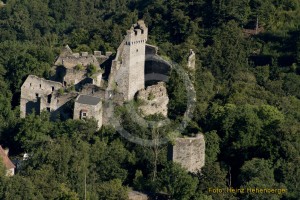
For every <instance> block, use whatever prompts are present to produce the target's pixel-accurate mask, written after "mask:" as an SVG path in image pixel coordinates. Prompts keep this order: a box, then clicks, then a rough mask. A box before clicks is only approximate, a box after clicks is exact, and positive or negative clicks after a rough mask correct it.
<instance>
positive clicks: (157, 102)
mask: <svg viewBox="0 0 300 200" xmlns="http://www.w3.org/2000/svg"><path fill="white" fill-rule="evenodd" d="M137 98H138V99H139V100H141V101H142V105H141V106H140V107H139V109H140V111H142V114H143V115H144V116H147V115H153V114H158V113H160V114H162V115H164V116H165V117H166V116H167V115H168V103H169V97H168V94H167V89H166V86H165V83H164V82H159V83H158V84H156V85H152V86H149V87H147V89H142V90H140V91H139V92H138V95H137Z"/></svg>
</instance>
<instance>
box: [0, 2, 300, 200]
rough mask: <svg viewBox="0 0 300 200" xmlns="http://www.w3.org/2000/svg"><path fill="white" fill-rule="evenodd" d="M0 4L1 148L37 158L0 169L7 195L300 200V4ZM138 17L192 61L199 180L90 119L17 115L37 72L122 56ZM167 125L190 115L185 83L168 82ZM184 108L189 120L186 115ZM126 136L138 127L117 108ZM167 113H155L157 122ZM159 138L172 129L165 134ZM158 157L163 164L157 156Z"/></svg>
mask: <svg viewBox="0 0 300 200" xmlns="http://www.w3.org/2000/svg"><path fill="white" fill-rule="evenodd" d="M3 3H4V4H2V5H1V4H0V91H1V92H0V144H1V145H2V146H3V147H9V148H10V158H20V156H22V155H23V153H24V152H28V153H29V154H30V159H28V160H27V161H26V162H24V163H23V164H22V166H21V168H22V170H19V171H18V172H17V173H16V175H15V176H13V177H6V176H4V169H3V166H0V177H1V178H0V199H5V200H21V199H26V200H27V199H32V200H35V199H38V200H41V199H55V200H77V199H85V198H86V199H91V200H97V199H99V200H126V199H128V196H127V192H128V191H129V190H136V191H140V192H143V193H146V194H148V195H149V196H153V197H154V196H155V195H157V194H166V195H167V196H168V197H169V198H170V199H176V200H212V199H214V200H224V199H225V200H239V199H241V200H242V199H246V200H247V199H249V200H250V199H251V200H253V199H254V200H279V199H282V200H298V199H300V167H299V166H300V123H299V121H300V99H299V98H300V2H299V0H189V1H186V0H185V1H182V0H109V1H107V0H63V1H61V0H3ZM138 19H144V20H145V23H146V25H147V26H148V27H149V40H148V43H149V44H153V45H156V46H158V47H159V54H160V55H162V56H165V57H168V58H169V59H170V60H173V61H175V62H177V63H179V64H180V65H182V66H186V63H187V60H186V58H187V55H188V53H189V49H193V50H194V51H195V53H196V58H197V59H196V71H195V74H194V80H193V81H194V85H195V90H196V95H197V102H196V105H195V110H194V113H193V118H192V120H191V121H190V122H189V124H188V127H187V128H186V129H185V131H184V132H183V133H182V134H183V135H187V136H188V135H191V134H195V133H198V132H202V133H203V134H204V136H205V140H206V152H205V154H206V161H205V166H204V167H203V168H202V170H201V172H199V173H197V174H192V173H189V172H187V171H186V170H185V169H183V168H182V167H181V166H180V165H178V164H175V163H172V162H170V161H168V160H167V153H166V151H167V145H162V146H160V147H159V154H158V157H156V156H157V155H155V149H153V148H151V147H149V148H148V147H147V148H145V147H143V146H140V145H137V144H134V143H131V142H129V141H127V140H126V139H124V138H123V137H121V136H120V134H119V133H118V132H117V131H116V130H115V129H114V127H112V126H104V127H102V128H101V130H97V125H96V122H95V121H94V120H86V121H81V120H66V121H63V120H60V119H56V120H55V121H52V120H50V117H49V114H48V113H46V112H45V113H44V112H43V113H41V114H40V115H35V114H31V115H29V116H27V117H26V118H23V119H21V118H20V107H19V104H20V88H21V85H22V83H23V82H24V81H25V79H26V77H27V76H28V75H29V74H34V75H37V76H39V77H44V78H49V77H50V76H51V73H52V71H51V66H52V65H53V62H54V61H55V58H56V57H57V56H58V55H59V53H60V50H61V48H62V47H63V46H64V45H66V44H68V45H69V46H70V47H71V48H72V49H74V51H75V52H80V51H88V52H92V51H94V50H100V51H103V52H106V51H112V52H116V49H117V48H118V46H119V44H120V42H121V41H122V40H123V36H124V35H125V34H126V30H127V29H128V28H129V27H130V26H131V24H133V23H135V22H136V21H137V20H138ZM168 93H169V97H170V102H169V105H168V107H169V118H171V119H172V120H173V121H174V123H177V122H178V120H180V119H181V117H182V114H183V112H184V110H185V104H186V99H187V96H186V91H185V88H184V85H183V82H182V80H181V79H180V75H179V74H176V72H172V73H171V77H170V81H169V83H168ZM182 111H183V112H182ZM120 113H121V115H122V117H123V122H124V124H126V129H128V130H130V131H131V132H132V133H134V134H137V135H139V136H140V137H151V131H149V130H146V129H143V128H142V127H139V125H138V124H136V123H135V122H134V121H131V120H130V119H129V118H128V115H127V113H126V112H125V111H124V110H122V108H121V109H120ZM159 117H160V116H152V118H153V120H159ZM158 131H160V132H161V134H164V132H167V130H158ZM156 158H157V159H156ZM230 187H232V188H282V189H287V192H286V193H283V194H257V193H212V192H210V191H209V188H230Z"/></svg>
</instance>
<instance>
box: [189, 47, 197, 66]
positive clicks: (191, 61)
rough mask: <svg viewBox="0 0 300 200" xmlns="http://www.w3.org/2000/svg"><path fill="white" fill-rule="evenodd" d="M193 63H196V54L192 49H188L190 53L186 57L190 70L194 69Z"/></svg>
mask: <svg viewBox="0 0 300 200" xmlns="http://www.w3.org/2000/svg"><path fill="white" fill-rule="evenodd" d="M195 65H196V54H195V53H194V51H193V50H192V49H190V55H189V57H188V65H187V67H188V69H190V70H195Z"/></svg>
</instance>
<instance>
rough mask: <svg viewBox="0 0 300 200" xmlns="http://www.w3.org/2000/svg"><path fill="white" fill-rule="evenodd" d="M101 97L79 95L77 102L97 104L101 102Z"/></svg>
mask: <svg viewBox="0 0 300 200" xmlns="http://www.w3.org/2000/svg"><path fill="white" fill-rule="evenodd" d="M100 100H101V99H100V98H98V97H92V96H87V95H79V96H78V98H77V100H76V102H77V103H82V104H88V105H97V104H98V103H99V102H100Z"/></svg>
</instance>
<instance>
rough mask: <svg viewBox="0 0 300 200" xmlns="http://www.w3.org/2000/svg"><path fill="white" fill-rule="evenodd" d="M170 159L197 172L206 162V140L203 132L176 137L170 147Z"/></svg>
mask: <svg viewBox="0 0 300 200" xmlns="http://www.w3.org/2000/svg"><path fill="white" fill-rule="evenodd" d="M169 159H170V160H172V161H174V162H176V163H179V164H181V166H182V167H184V168H185V169H186V170H188V171H190V172H193V173H195V172H197V171H199V170H201V168H202V167H203V166H204V164H205V140H204V136H203V134H201V133H199V134H197V136H196V137H188V138H176V139H175V142H174V145H172V146H170V147H169Z"/></svg>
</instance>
